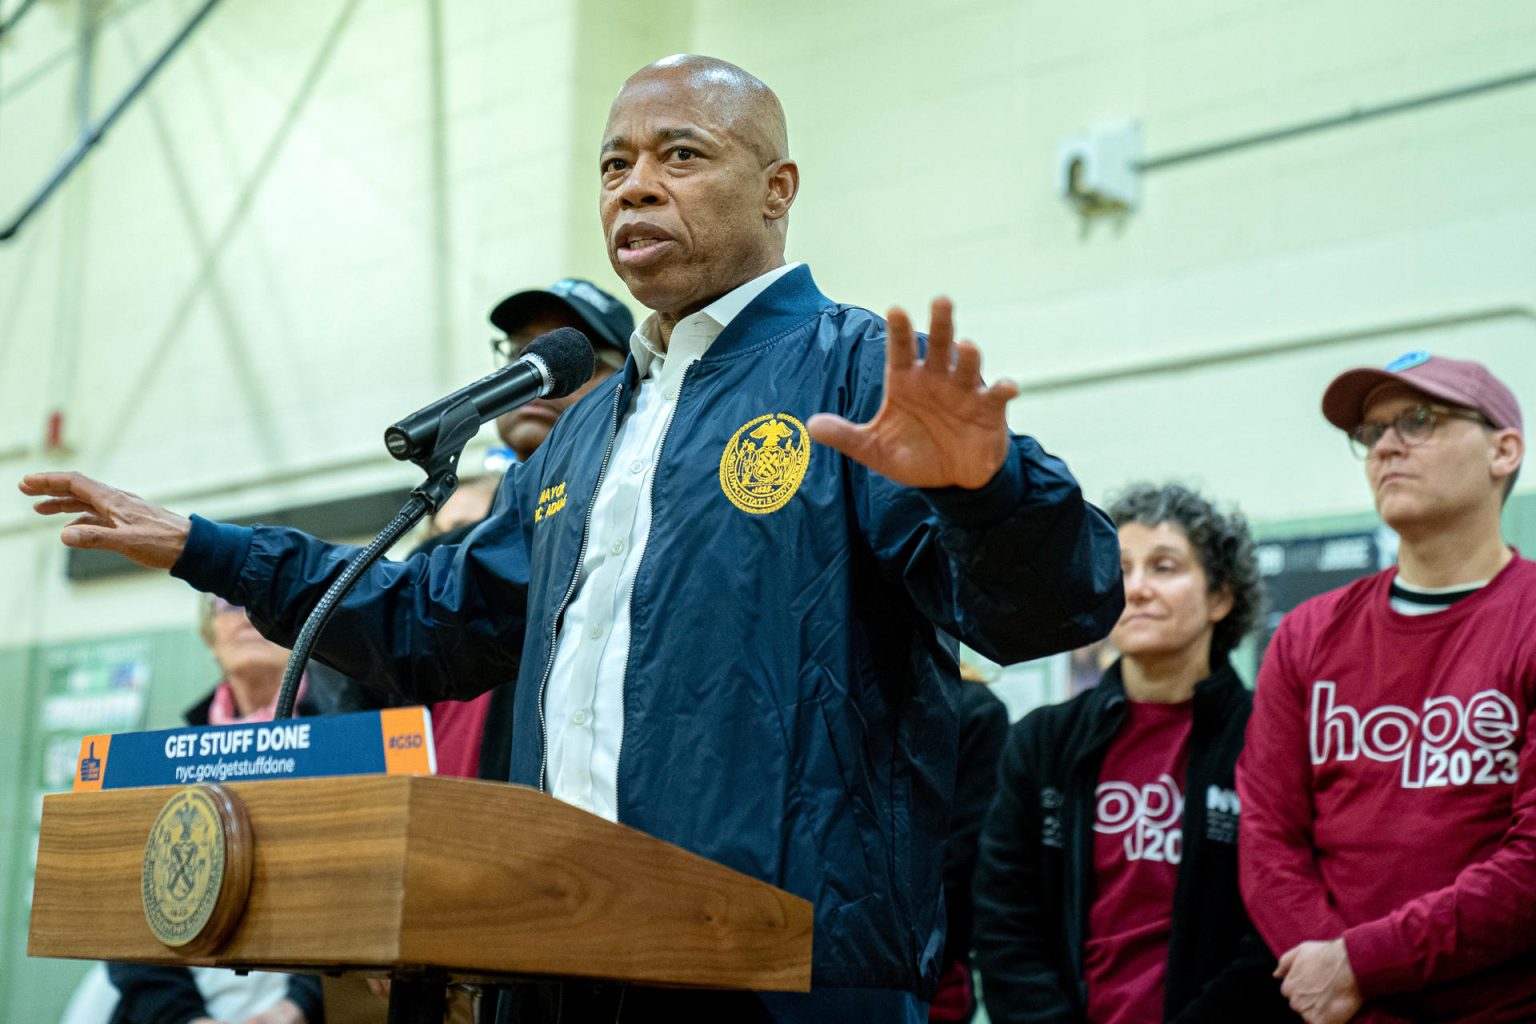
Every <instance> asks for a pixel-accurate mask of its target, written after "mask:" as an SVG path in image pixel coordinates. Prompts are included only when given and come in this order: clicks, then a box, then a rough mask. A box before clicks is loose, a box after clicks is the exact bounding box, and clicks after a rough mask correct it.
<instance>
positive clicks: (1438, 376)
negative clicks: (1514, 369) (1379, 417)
mask: <svg viewBox="0 0 1536 1024" xmlns="http://www.w3.org/2000/svg"><path fill="white" fill-rule="evenodd" d="M1387 384H1398V385H1401V386H1403V387H1407V388H1411V389H1412V390H1414V391H1418V392H1421V393H1423V394H1425V395H1428V396H1429V397H1430V398H1434V399H1438V400H1440V401H1442V402H1445V403H1448V404H1450V405H1458V406H1462V407H1464V408H1467V409H1475V410H1477V411H1478V412H1480V413H1482V414H1483V415H1484V416H1485V417H1487V419H1488V422H1489V423H1492V424H1493V425H1494V426H1495V427H1496V428H1498V429H1501V430H1502V429H1504V428H1506V427H1513V428H1514V429H1515V430H1523V429H1524V427H1523V421H1522V419H1521V416H1520V403H1519V402H1518V401H1516V400H1515V395H1514V392H1512V391H1510V390H1509V388H1508V387H1507V386H1505V384H1504V382H1503V381H1501V380H1499V379H1498V378H1497V377H1495V376H1494V375H1493V374H1492V373H1490V372H1489V371H1488V368H1487V367H1486V366H1484V365H1483V364H1482V363H1477V362H1473V361H1472V360H1470V359H1448V358H1446V357H1445V356H1437V355H1432V354H1430V353H1429V352H1426V351H1423V350H1422V349H1420V350H1418V351H1414V352H1406V353H1404V354H1403V355H1400V356H1398V357H1397V358H1396V359H1394V360H1392V361H1391V362H1390V363H1388V364H1387V365H1386V366H1385V367H1382V368H1381V369H1376V368H1375V367H1360V368H1358V369H1354V370H1345V371H1344V372H1343V373H1341V374H1339V375H1338V376H1337V377H1335V378H1334V379H1333V383H1331V384H1329V385H1328V389H1327V390H1326V391H1324V392H1323V416H1325V417H1326V418H1327V420H1328V422H1329V423H1332V424H1333V425H1334V426H1336V427H1338V428H1339V429H1340V430H1343V431H1346V432H1348V431H1351V430H1353V429H1355V428H1356V427H1358V426H1359V425H1360V423H1361V421H1362V420H1364V419H1365V405H1366V402H1367V400H1369V398H1370V397H1371V395H1372V394H1373V393H1374V392H1375V391H1376V390H1377V389H1378V388H1380V387H1383V386H1384V385H1387Z"/></svg>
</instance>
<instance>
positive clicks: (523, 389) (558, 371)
mask: <svg viewBox="0 0 1536 1024" xmlns="http://www.w3.org/2000/svg"><path fill="white" fill-rule="evenodd" d="M595 362H596V359H595V357H594V356H593V354H592V343H591V342H590V341H588V340H587V336H586V335H585V334H582V333H581V332H580V331H578V330H577V329H576V328H574V327H561V328H558V329H556V330H553V331H550V332H549V333H548V334H541V335H539V336H538V337H537V338H535V339H534V340H533V343H532V344H530V345H529V346H528V348H527V349H526V350H525V351H524V352H523V354H522V355H521V356H519V357H518V358H517V359H515V360H513V361H512V362H511V363H509V364H507V365H506V366H503V367H502V368H501V369H499V370H497V371H496V372H494V373H489V374H486V375H485V376H484V377H481V378H480V379H479V380H477V381H475V382H474V383H473V384H469V385H467V386H465V387H462V388H460V389H459V390H457V391H455V392H454V393H453V394H451V395H449V396H447V397H446V398H439V399H438V400H437V401H435V402H433V403H432V404H431V405H428V406H425V407H423V408H421V409H417V410H416V411H415V412H413V413H411V414H410V415H409V416H407V417H405V419H403V420H401V421H400V422H398V423H396V424H395V425H394V426H392V427H390V428H389V429H388V430H386V431H384V444H385V447H387V448H388V449H389V454H391V455H393V456H394V457H395V458H397V459H400V460H402V461H404V460H406V459H409V460H411V461H412V462H419V461H421V460H422V459H423V458H427V457H430V456H431V455H432V454H433V452H434V451H435V450H436V449H437V447H438V439H439V437H440V436H441V435H442V433H443V430H444V428H445V426H447V427H448V428H449V429H450V430H456V429H457V428H459V427H462V425H463V421H464V420H465V419H466V418H467V414H472V416H473V418H474V420H475V424H474V426H475V429H476V430H478V429H479V427H480V425H481V424H483V423H488V422H490V421H491V420H493V419H495V418H496V417H498V416H500V415H501V414H502V413H504V412H511V411H512V410H513V409H516V408H517V407H518V406H520V405H525V404H527V403H528V402H531V401H533V400H534V399H535V398H564V397H565V396H566V395H568V394H570V393H571V392H573V391H575V390H576V389H577V388H579V387H581V386H582V385H583V384H585V383H586V382H587V380H588V378H590V377H591V376H592V370H593V366H594V364H595ZM465 440H467V437H465ZM458 443H459V446H460V447H463V444H464V441H463V440H461V441H459V442H458Z"/></svg>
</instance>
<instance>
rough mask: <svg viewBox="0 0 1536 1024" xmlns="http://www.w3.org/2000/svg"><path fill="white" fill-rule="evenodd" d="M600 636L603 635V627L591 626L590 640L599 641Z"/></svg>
mask: <svg viewBox="0 0 1536 1024" xmlns="http://www.w3.org/2000/svg"><path fill="white" fill-rule="evenodd" d="M602 635H603V627H602V626H593V627H592V639H593V640H597V639H600V638H601V637H602Z"/></svg>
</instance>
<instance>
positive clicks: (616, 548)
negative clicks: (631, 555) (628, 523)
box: [608, 540, 624, 555]
mask: <svg viewBox="0 0 1536 1024" xmlns="http://www.w3.org/2000/svg"><path fill="white" fill-rule="evenodd" d="M608 550H609V551H612V552H613V553H614V554H616V555H618V554H623V552H624V542H623V541H621V540H616V541H614V542H613V547H611V548H609V549H608Z"/></svg>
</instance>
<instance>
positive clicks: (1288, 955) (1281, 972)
mask: <svg viewBox="0 0 1536 1024" xmlns="http://www.w3.org/2000/svg"><path fill="white" fill-rule="evenodd" d="M1295 962H1296V950H1294V949H1288V950H1286V951H1285V953H1284V955H1282V956H1281V957H1280V965H1279V966H1278V967H1276V968H1275V977H1277V978H1283V977H1285V976H1286V975H1287V974H1290V973H1291V965H1292V964H1294V963H1295Z"/></svg>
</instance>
